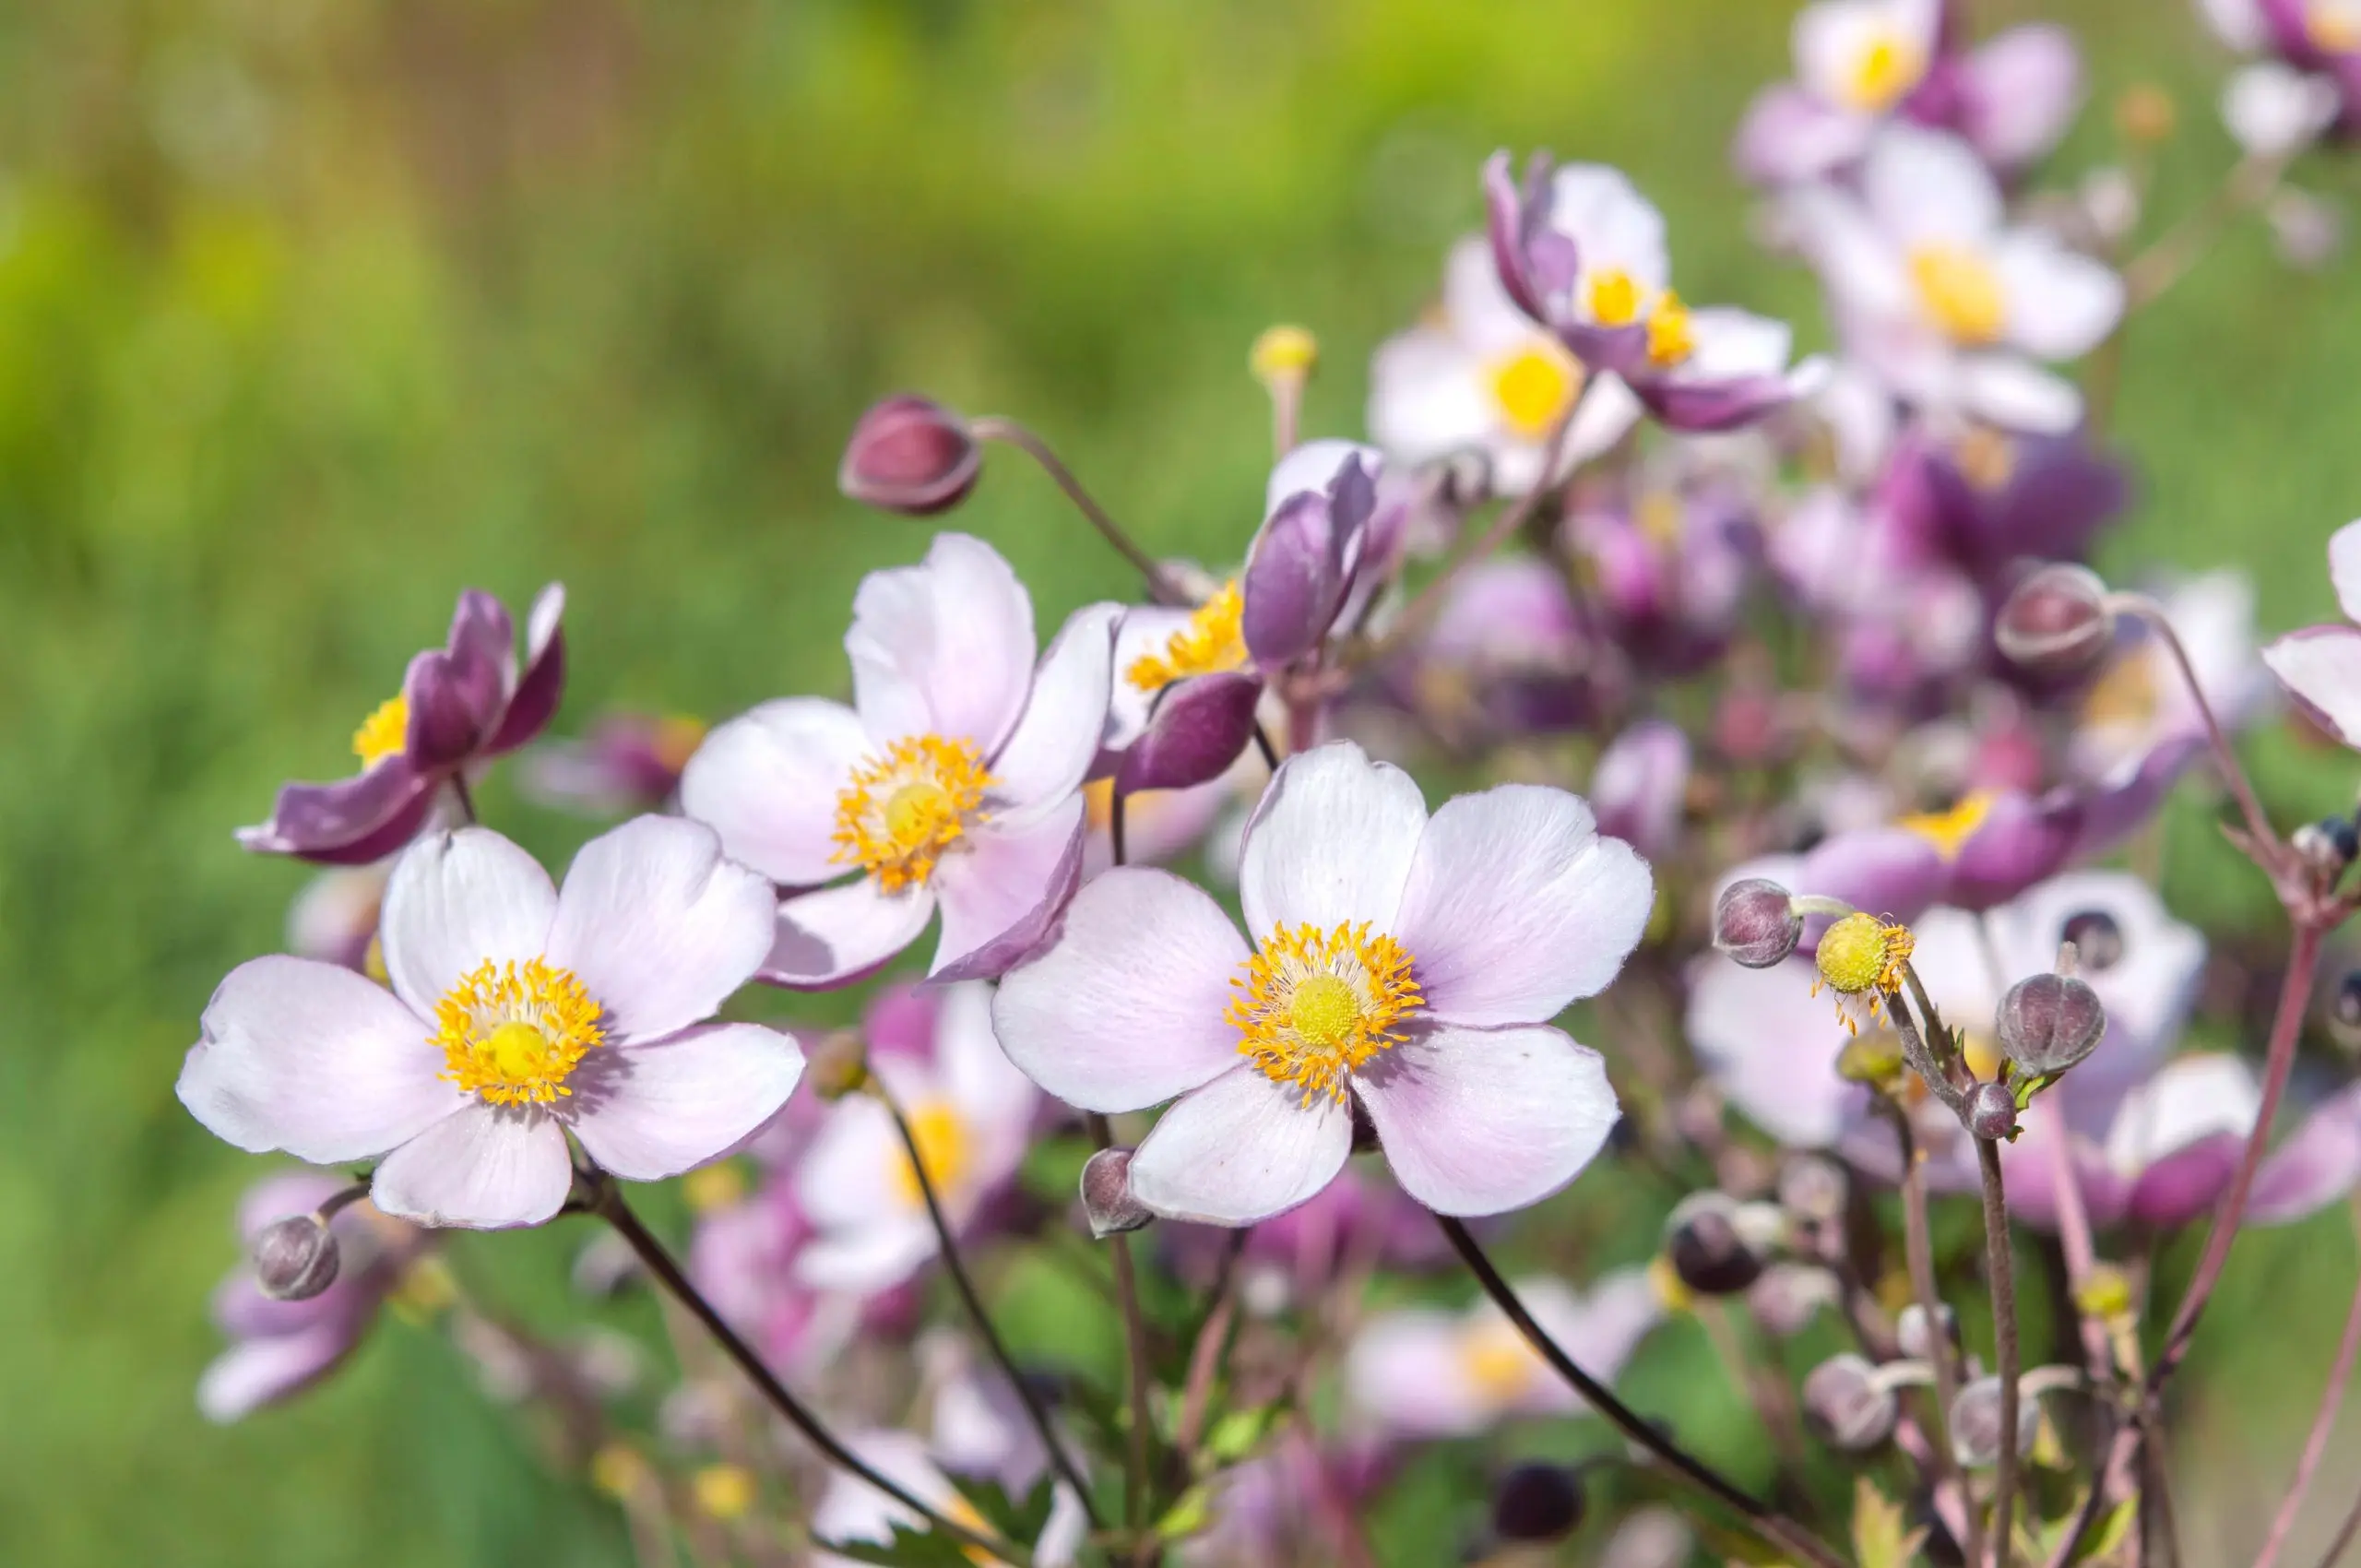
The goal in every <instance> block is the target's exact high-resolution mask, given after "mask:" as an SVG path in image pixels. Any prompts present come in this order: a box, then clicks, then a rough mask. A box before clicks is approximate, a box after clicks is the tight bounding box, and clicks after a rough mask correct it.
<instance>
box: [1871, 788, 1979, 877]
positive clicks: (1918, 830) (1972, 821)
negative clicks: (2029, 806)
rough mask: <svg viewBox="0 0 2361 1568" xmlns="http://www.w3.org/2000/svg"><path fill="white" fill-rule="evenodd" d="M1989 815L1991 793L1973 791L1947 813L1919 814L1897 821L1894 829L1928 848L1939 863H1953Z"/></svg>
mask: <svg viewBox="0 0 2361 1568" xmlns="http://www.w3.org/2000/svg"><path fill="white" fill-rule="evenodd" d="M1991 814H1992V793H1991V791H1990V790H1975V791H1974V792H1972V793H1970V794H1967V795H1964V796H1962V797H1961V798H1960V802H1959V803H1958V804H1957V805H1955V806H1953V807H1952V808H1951V810H1949V811H1940V812H1920V813H1918V814H1916V815H1914V816H1905V817H1903V818H1901V819H1900V820H1899V821H1897V822H1895V824H1894V826H1896V827H1899V828H1903V829H1905V830H1906V831H1908V832H1911V833H1915V834H1916V835H1917V836H1918V837H1921V838H1924V839H1925V840H1927V842H1928V843H1929V844H1932V845H1933V846H1934V847H1935V849H1936V850H1937V852H1938V853H1940V855H1941V856H1942V857H1943V859H1945V860H1947V861H1955V860H1957V859H1959V852H1960V849H1961V848H1962V847H1963V846H1964V845H1965V844H1966V843H1967V841H1968V840H1969V839H1970V838H1973V837H1975V830H1976V829H1977V828H1979V827H1981V826H1984V819H1985V818H1986V817H1987V816H1989V815H1991Z"/></svg>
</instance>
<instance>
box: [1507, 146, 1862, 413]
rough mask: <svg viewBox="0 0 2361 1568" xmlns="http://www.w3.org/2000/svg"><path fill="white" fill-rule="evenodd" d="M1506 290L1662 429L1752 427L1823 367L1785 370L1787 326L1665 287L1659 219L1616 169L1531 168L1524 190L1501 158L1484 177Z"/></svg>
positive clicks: (1667, 268)
mask: <svg viewBox="0 0 2361 1568" xmlns="http://www.w3.org/2000/svg"><path fill="white" fill-rule="evenodd" d="M1484 184H1485V197H1486V202H1487V205H1488V207H1489V210H1490V224H1489V236H1490V241H1491V247H1492V255H1493V261H1494V264H1495V266H1496V267H1497V268H1498V270H1499V272H1500V277H1501V287H1502V289H1503V290H1505V291H1506V292H1507V294H1508V296H1509V299H1510V300H1511V302H1512V303H1514V304H1515V305H1516V306H1517V308H1518V309H1520V310H1522V311H1523V312H1525V315H1527V316H1529V317H1530V318H1531V319H1532V320H1534V321H1536V322H1537V323H1539V324H1540V325H1541V326H1544V327H1548V328H1549V330H1550V331H1551V332H1553V333H1555V334H1556V335H1557V337H1558V339H1559V341H1560V342H1561V343H1562V344H1564V345H1565V346H1566V348H1568V349H1570V350H1572V352H1573V354H1574V356H1575V358H1577V359H1578V360H1580V361H1581V362H1582V363H1583V364H1584V365H1585V366H1587V367H1588V368H1589V370H1590V371H1591V372H1592V374H1611V375H1617V376H1620V377H1621V378H1622V379H1623V381H1624V382H1625V383H1626V384H1627V385H1628V386H1630V387H1631V391H1632V392H1633V393H1634V394H1635V395H1637V397H1638V398H1639V399H1640V401H1641V402H1642V403H1643V405H1645V406H1646V408H1647V410H1648V411H1649V412H1650V413H1652V414H1654V415H1655V417H1656V418H1657V419H1658V420H1660V421H1661V422H1664V423H1665V424H1667V425H1669V426H1670V427H1672V428H1673V429H1675V430H1687V431H1719V430H1731V429H1735V428H1737V427H1738V426H1740V425H1744V424H1749V423H1751V422H1754V421H1755V420H1758V419H1760V418H1762V416H1763V415H1765V414H1767V413H1769V412H1771V411H1772V410H1774V409H1777V408H1781V407H1783V406H1785V405H1786V404H1787V403H1789V402H1791V401H1793V400H1794V399H1795V398H1797V397H1799V396H1802V395H1805V394H1807V393H1809V392H1810V391H1812V390H1814V389H1815V388H1816V387H1817V386H1818V385H1819V383H1820V381H1821V378H1822V377H1823V376H1824V375H1825V374H1826V366H1825V364H1824V363H1821V362H1809V363H1807V364H1804V365H1798V366H1795V367H1793V368H1790V366H1789V365H1788V362H1787V360H1788V352H1789V349H1790V345H1791V335H1790V333H1789V332H1788V329H1787V327H1786V324H1785V323H1784V322H1777V321H1772V320H1769V319H1767V318H1766V317H1763V316H1759V315H1753V314H1752V313H1750V312H1748V311H1742V310H1737V309H1733V308H1729V307H1726V306H1709V307H1704V308H1696V309H1692V308H1691V306H1690V305H1688V304H1687V303H1685V302H1683V301H1682V299H1681V298H1680V296H1679V294H1677V293H1675V292H1674V291H1673V289H1672V279H1671V274H1672V266H1671V261H1670V259H1669V257H1668V256H1667V253H1666V249H1665V229H1664V216H1663V214H1661V213H1659V212H1658V211H1657V210H1656V209H1655V207H1653V206H1652V205H1650V204H1649V202H1648V201H1647V199H1646V198H1645V197H1643V196H1641V195H1640V193H1639V192H1638V191H1637V190H1635V189H1634V188H1633V187H1632V185H1631V181H1629V180H1628V179H1626V178H1625V177H1624V176H1623V175H1622V174H1621V173H1620V172H1618V171H1616V170H1613V169H1609V168H1607V167H1606V166H1604V165H1602V164H1596V163H1570V164H1566V165H1564V166H1562V167H1556V166H1553V165H1552V164H1551V163H1550V161H1549V160H1548V159H1547V158H1536V159H1535V160H1534V162H1533V166H1532V168H1531V170H1530V171H1529V172H1528V173H1527V175H1526V178H1525V183H1524V184H1523V186H1522V187H1520V186H1519V185H1518V184H1516V182H1515V181H1514V180H1513V178H1512V177H1511V175H1510V173H1509V159H1508V154H1507V153H1505V152H1502V153H1497V154H1495V155H1494V156H1493V158H1492V160H1491V162H1490V163H1489V164H1488V165H1486V167H1485V171H1484Z"/></svg>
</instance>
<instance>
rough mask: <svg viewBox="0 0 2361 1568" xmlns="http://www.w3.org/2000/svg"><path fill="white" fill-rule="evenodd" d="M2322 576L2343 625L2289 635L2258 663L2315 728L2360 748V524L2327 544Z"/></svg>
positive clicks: (2349, 525)
mask: <svg viewBox="0 0 2361 1568" xmlns="http://www.w3.org/2000/svg"><path fill="white" fill-rule="evenodd" d="M2328 575H2329V580H2330V582H2331V583H2332V584H2333V585H2334V586H2335V588H2336V601H2337V603H2338V604H2339V605H2340V606H2341V607H2343V611H2344V621H2343V624H2331V625H2322V626H2307V627H2305V628H2304V629H2303V630H2301V631H2297V632H2290V633H2288V634H2287V635H2286V636H2284V637H2281V638H2280V639H2279V640H2278V641H2277V642H2274V643H2272V645H2271V646H2270V647H2266V648H2264V649H2263V650H2262V661H2263V662H2264V663H2265V664H2267V665H2269V666H2270V667H2271V672H2272V674H2273V675H2276V676H2278V677H2279V683H2280V684H2281V685H2283V686H2284V687H2286V688H2287V695H2289V696H2292V697H2294V698H2295V699H2296V701H2297V702H2298V703H2300V704H2302V705H2303V707H2304V711H2305V712H2306V713H2307V714H2308V716H2309V717H2310V718H2311V719H2313V720H2314V721H2315V722H2316V723H2318V724H2319V726H2320V728H2321V729H2323V730H2326V731H2328V732H2329V733H2330V734H2331V735H2334V736H2335V737H2337V739H2339V740H2341V741H2343V742H2344V743H2345V744H2346V745H2348V746H2355V747H2361V624H2356V623H2361V523H2347V524H2345V525H2344V527H2343V528H2341V529H2337V530H2336V533H2335V534H2334V535H2333V536H2332V537H2331V539H2330V540H2329V541H2328Z"/></svg>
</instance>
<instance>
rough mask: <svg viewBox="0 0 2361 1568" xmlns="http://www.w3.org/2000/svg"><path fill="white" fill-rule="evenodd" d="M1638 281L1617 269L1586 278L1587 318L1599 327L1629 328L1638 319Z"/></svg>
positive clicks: (1610, 268) (1605, 268) (1612, 268)
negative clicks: (1588, 290)
mask: <svg viewBox="0 0 2361 1568" xmlns="http://www.w3.org/2000/svg"><path fill="white" fill-rule="evenodd" d="M1644 303H1646V302H1645V301H1644V300H1643V298H1642V297H1641V292H1640V280H1639V279H1636V278H1634V277H1632V276H1631V274H1630V273H1628V272H1626V271H1624V270H1623V269H1622V268H1621V267H1601V268H1599V269H1598V270H1597V271H1596V272H1594V273H1592V274H1591V275H1590V318H1591V319H1592V320H1593V321H1596V323H1598V324H1599V325H1600V326H1601V327H1629V326H1631V323H1633V322H1635V321H1637V320H1639V319H1640V307H1641V306H1642V305H1643V304H1644Z"/></svg>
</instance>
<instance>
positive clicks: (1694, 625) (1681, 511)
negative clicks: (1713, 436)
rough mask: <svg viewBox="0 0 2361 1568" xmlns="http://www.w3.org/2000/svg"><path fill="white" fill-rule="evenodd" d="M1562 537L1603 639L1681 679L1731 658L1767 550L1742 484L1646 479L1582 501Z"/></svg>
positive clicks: (1571, 509)
mask: <svg viewBox="0 0 2361 1568" xmlns="http://www.w3.org/2000/svg"><path fill="white" fill-rule="evenodd" d="M1562 531H1563V538H1564V540H1565V547H1566V548H1567V549H1568V550H1569V551H1570V552H1572V555H1573V557H1574V560H1575V563H1576V566H1577V569H1578V570H1579V571H1580V572H1581V574H1582V576H1583V577H1584V579H1585V582H1586V586H1587V588H1588V592H1587V594H1586V596H1585V603H1586V604H1587V605H1588V606H1589V607H1590V608H1591V609H1592V610H1594V611H1595V612H1596V617H1597V620H1598V622H1599V624H1598V625H1597V626H1596V628H1595V629H1594V635H1595V636H1597V637H1598V638H1599V639H1600V640H1601V641H1603V642H1606V643H1608V644H1609V645H1611V646H1612V647H1616V648H1618V649H1619V650H1621V651H1623V652H1624V653H1626V654H1628V655H1629V656H1630V657H1631V659H1632V661H1633V662H1634V663H1636V664H1638V665H1640V666H1642V667H1643V668H1645V669H1649V670H1654V671H1665V672H1668V673H1673V674H1681V673H1687V672H1690V671H1694V670H1697V669H1699V668H1702V667H1703V666H1704V665H1706V664H1709V663H1711V662H1712V661H1713V660H1714V659H1718V658H1719V657H1720V656H1721V654H1722V652H1723V650H1724V649H1725V648H1726V647H1727V646H1728V642H1729V637H1730V634H1731V631H1732V629H1733V628H1734V627H1735V625H1736V624H1737V621H1738V609H1739V606H1740V603H1741V601H1742V600H1743V599H1744V596H1745V591H1746V588H1747V585H1748V583H1749V581H1750V577H1751V575H1752V572H1753V568H1754V565H1755V564H1756V563H1757V562H1758V561H1759V560H1760V559H1761V558H1762V536H1761V531H1760V529H1757V528H1756V526H1755V519H1754V510H1753V506H1752V505H1751V504H1750V502H1749V501H1748V500H1746V499H1745V498H1744V496H1743V494H1742V493H1741V492H1740V491H1738V489H1737V488H1736V487H1734V486H1731V485H1728V484H1726V483H1724V482H1720V481H1716V480H1715V479H1714V478H1712V477H1711V476H1704V477H1700V476H1694V475H1691V474H1685V473H1679V472H1675V473H1669V474H1656V475H1648V476H1643V477H1642V478H1641V479H1640V480H1638V481H1635V482H1633V483H1632V484H1631V485H1630V486H1629V487H1628V488H1626V489H1622V490H1620V492H1619V493H1614V492H1605V491H1601V492H1593V493H1583V494H1577V495H1576V496H1575V497H1574V498H1573V500H1572V503H1571V504H1570V505H1568V507H1567V510H1566V517H1565V522H1564V525H1563V530H1562Z"/></svg>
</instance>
